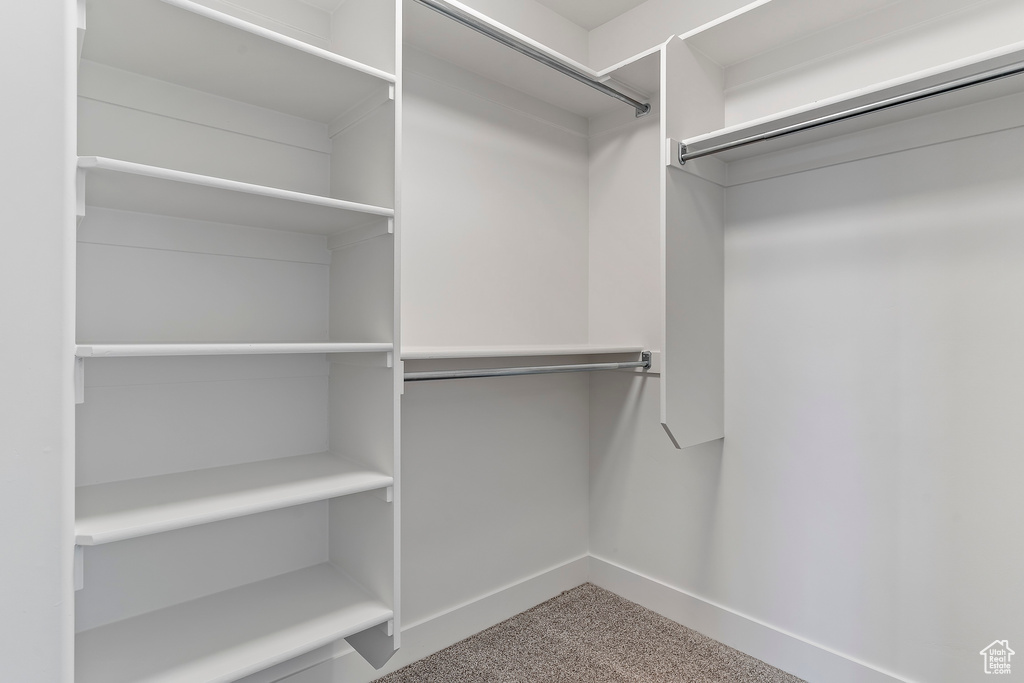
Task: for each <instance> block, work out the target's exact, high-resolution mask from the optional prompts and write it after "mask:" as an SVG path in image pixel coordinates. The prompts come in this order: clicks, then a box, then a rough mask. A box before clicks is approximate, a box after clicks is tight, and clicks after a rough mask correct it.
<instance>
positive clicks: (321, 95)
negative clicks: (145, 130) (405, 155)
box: [82, 0, 395, 123]
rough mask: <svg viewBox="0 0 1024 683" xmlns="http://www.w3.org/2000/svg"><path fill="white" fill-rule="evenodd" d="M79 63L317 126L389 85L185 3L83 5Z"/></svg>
mask: <svg viewBox="0 0 1024 683" xmlns="http://www.w3.org/2000/svg"><path fill="white" fill-rule="evenodd" d="M82 59H86V60H89V61H93V62H98V63H101V64H106V65H109V66H112V67H115V68H118V69H124V70H127V71H132V72H134V73H138V74H141V75H144V76H149V77H151V78H155V79H158V80H161V81H167V82H169V83H176V84H178V85H182V86H185V87H188V88H192V89H195V90H201V91H204V92H210V93H216V94H217V95H220V96H222V97H225V98H228V99H231V100H235V101H238V102H246V103H248V104H253V105H256V106H259V107H264V108H267V109H273V110H274V111H280V112H284V113H287V114H292V115H293V116H298V117H300V118H303V119H309V120H311V121H319V122H321V123H330V122H331V121H332V120H334V119H335V118H336V117H338V116H339V115H340V114H342V113H344V112H346V111H349V110H350V109H352V108H353V107H354V106H355V105H357V104H359V103H360V102H362V101H363V100H365V99H367V98H368V97H370V96H371V95H373V94H374V92H375V90H377V89H379V88H381V87H384V88H387V87H390V86H392V85H393V84H394V83H395V76H394V75H393V74H390V73H387V72H386V71H383V70H381V69H377V68H374V67H372V66H369V65H367V64H362V63H360V62H358V61H356V60H354V59H349V58H346V57H344V56H342V55H339V54H337V53H334V52H331V51H329V50H325V49H322V48H318V47H316V46H313V45H309V44H307V43H303V42H302V41H299V40H295V39H294V38H290V37H288V36H285V35H281V34H280V33H276V32H274V31H271V30H267V29H265V28H262V27H260V26H257V25H255V24H252V23H250V22H247V21H243V20H241V19H237V18H235V17H233V16H231V15H228V14H225V13H223V12H218V11H216V10H213V9H210V8H209V7H206V6H204V5H202V4H200V3H197V2H192V1H191V0H89V2H88V12H87V15H86V40H85V44H84V48H83V50H82Z"/></svg>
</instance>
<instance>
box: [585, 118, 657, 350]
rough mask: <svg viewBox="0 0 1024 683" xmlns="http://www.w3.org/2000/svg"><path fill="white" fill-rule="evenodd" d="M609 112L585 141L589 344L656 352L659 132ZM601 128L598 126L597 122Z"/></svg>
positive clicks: (653, 122)
mask: <svg viewBox="0 0 1024 683" xmlns="http://www.w3.org/2000/svg"><path fill="white" fill-rule="evenodd" d="M652 108H653V109H654V112H652V113H651V114H649V115H648V116H645V117H643V118H640V119H638V118H636V117H635V116H634V113H633V110H631V109H627V108H623V109H622V110H616V111H614V112H612V114H611V117H610V118H612V119H613V121H612V122H608V123H611V124H612V125H609V126H600V125H594V124H593V123H592V125H591V135H590V225H589V228H590V233H589V237H590V240H589V241H590V245H589V246H590V251H589V267H590V282H589V284H590V288H589V301H588V304H589V308H588V310H589V318H588V323H589V327H590V338H589V339H590V343H592V344H624V345H632V344H640V345H642V346H644V347H645V348H648V349H657V348H658V347H659V346H660V345H661V337H662V332H661V331H662V327H663V325H664V323H663V317H664V315H663V311H664V309H663V308H662V300H663V298H664V297H663V294H662V292H661V291H660V290H661V225H660V219H661V195H660V192H659V187H660V184H659V183H660V180H659V177H660V176H659V174H660V173H661V172H662V169H661V129H660V126H659V117H658V115H657V113H656V112H657V111H658V103H657V102H654V103H653V104H652ZM596 123H598V124H600V123H603V122H600V121H598V122H596Z"/></svg>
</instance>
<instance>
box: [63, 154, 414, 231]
mask: <svg viewBox="0 0 1024 683" xmlns="http://www.w3.org/2000/svg"><path fill="white" fill-rule="evenodd" d="M78 169H79V171H80V174H81V180H80V182H81V184H82V192H81V198H82V204H81V206H80V207H79V215H80V216H84V215H85V207H86V206H94V207H100V208H105V209H116V210H119V211H133V212H140V213H152V214H160V215H162V216H174V217H176V218H184V219H189V220H196V221H209V222H214V223H229V224H235V225H247V226H251V227H256V228H267V229H270V230H282V229H287V230H294V231H296V232H307V233H316V234H323V235H331V234H336V233H338V232H342V231H343V230H345V229H346V228H353V227H358V226H360V225H365V224H366V222H367V221H369V220H372V219H373V217H385V218H393V217H394V215H395V210H394V209H389V208H385V207H381V206H371V205H369V204H359V203H358V202H349V201H345V200H342V199H332V198H330V197H321V196H319V195H311V194H305V193H302V192H292V191H290V190H281V189H278V188H275V187H264V186H262V185H253V184H252V183H242V182H238V181H235V180H226V179H224V178H212V177H209V176H202V175H199V174H196V173H185V172H182V171H174V170H171V169H167V168H158V167H155V166H147V165H145V164H135V163H132V162H129V161H119V160H117V159H103V158H100V157H82V158H80V159H79V160H78ZM282 226H283V227H282Z"/></svg>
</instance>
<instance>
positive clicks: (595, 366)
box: [405, 351, 651, 382]
mask: <svg viewBox="0 0 1024 683" xmlns="http://www.w3.org/2000/svg"><path fill="white" fill-rule="evenodd" d="M631 368H643V369H645V370H650V369H651V352H650V351H644V352H643V353H642V354H641V355H640V360H635V361H627V362H625V363H580V364H578V365H540V366H534V367H523V368H481V369H478V370H437V371H431V372H407V373H405V381H406V382H428V381H431V380H435V379H472V378H476V377H515V376H517V375H551V374H555V373H560V372H593V371H595V370H627V369H631Z"/></svg>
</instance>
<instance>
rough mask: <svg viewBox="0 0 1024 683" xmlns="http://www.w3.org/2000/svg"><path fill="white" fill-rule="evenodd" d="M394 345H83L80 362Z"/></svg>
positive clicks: (375, 349)
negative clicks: (89, 359)
mask: <svg viewBox="0 0 1024 683" xmlns="http://www.w3.org/2000/svg"><path fill="white" fill-rule="evenodd" d="M392 348H394V346H393V345H392V344H391V343H390V342H380V343H378V342H365V343H362V342H310V343H280V344H272V343H260V344H79V345H78V346H76V347H75V355H76V356H77V357H78V358H135V357H153V356H244V355H250V356H258V355H276V354H282V353H383V352H387V351H391V350H392Z"/></svg>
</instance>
